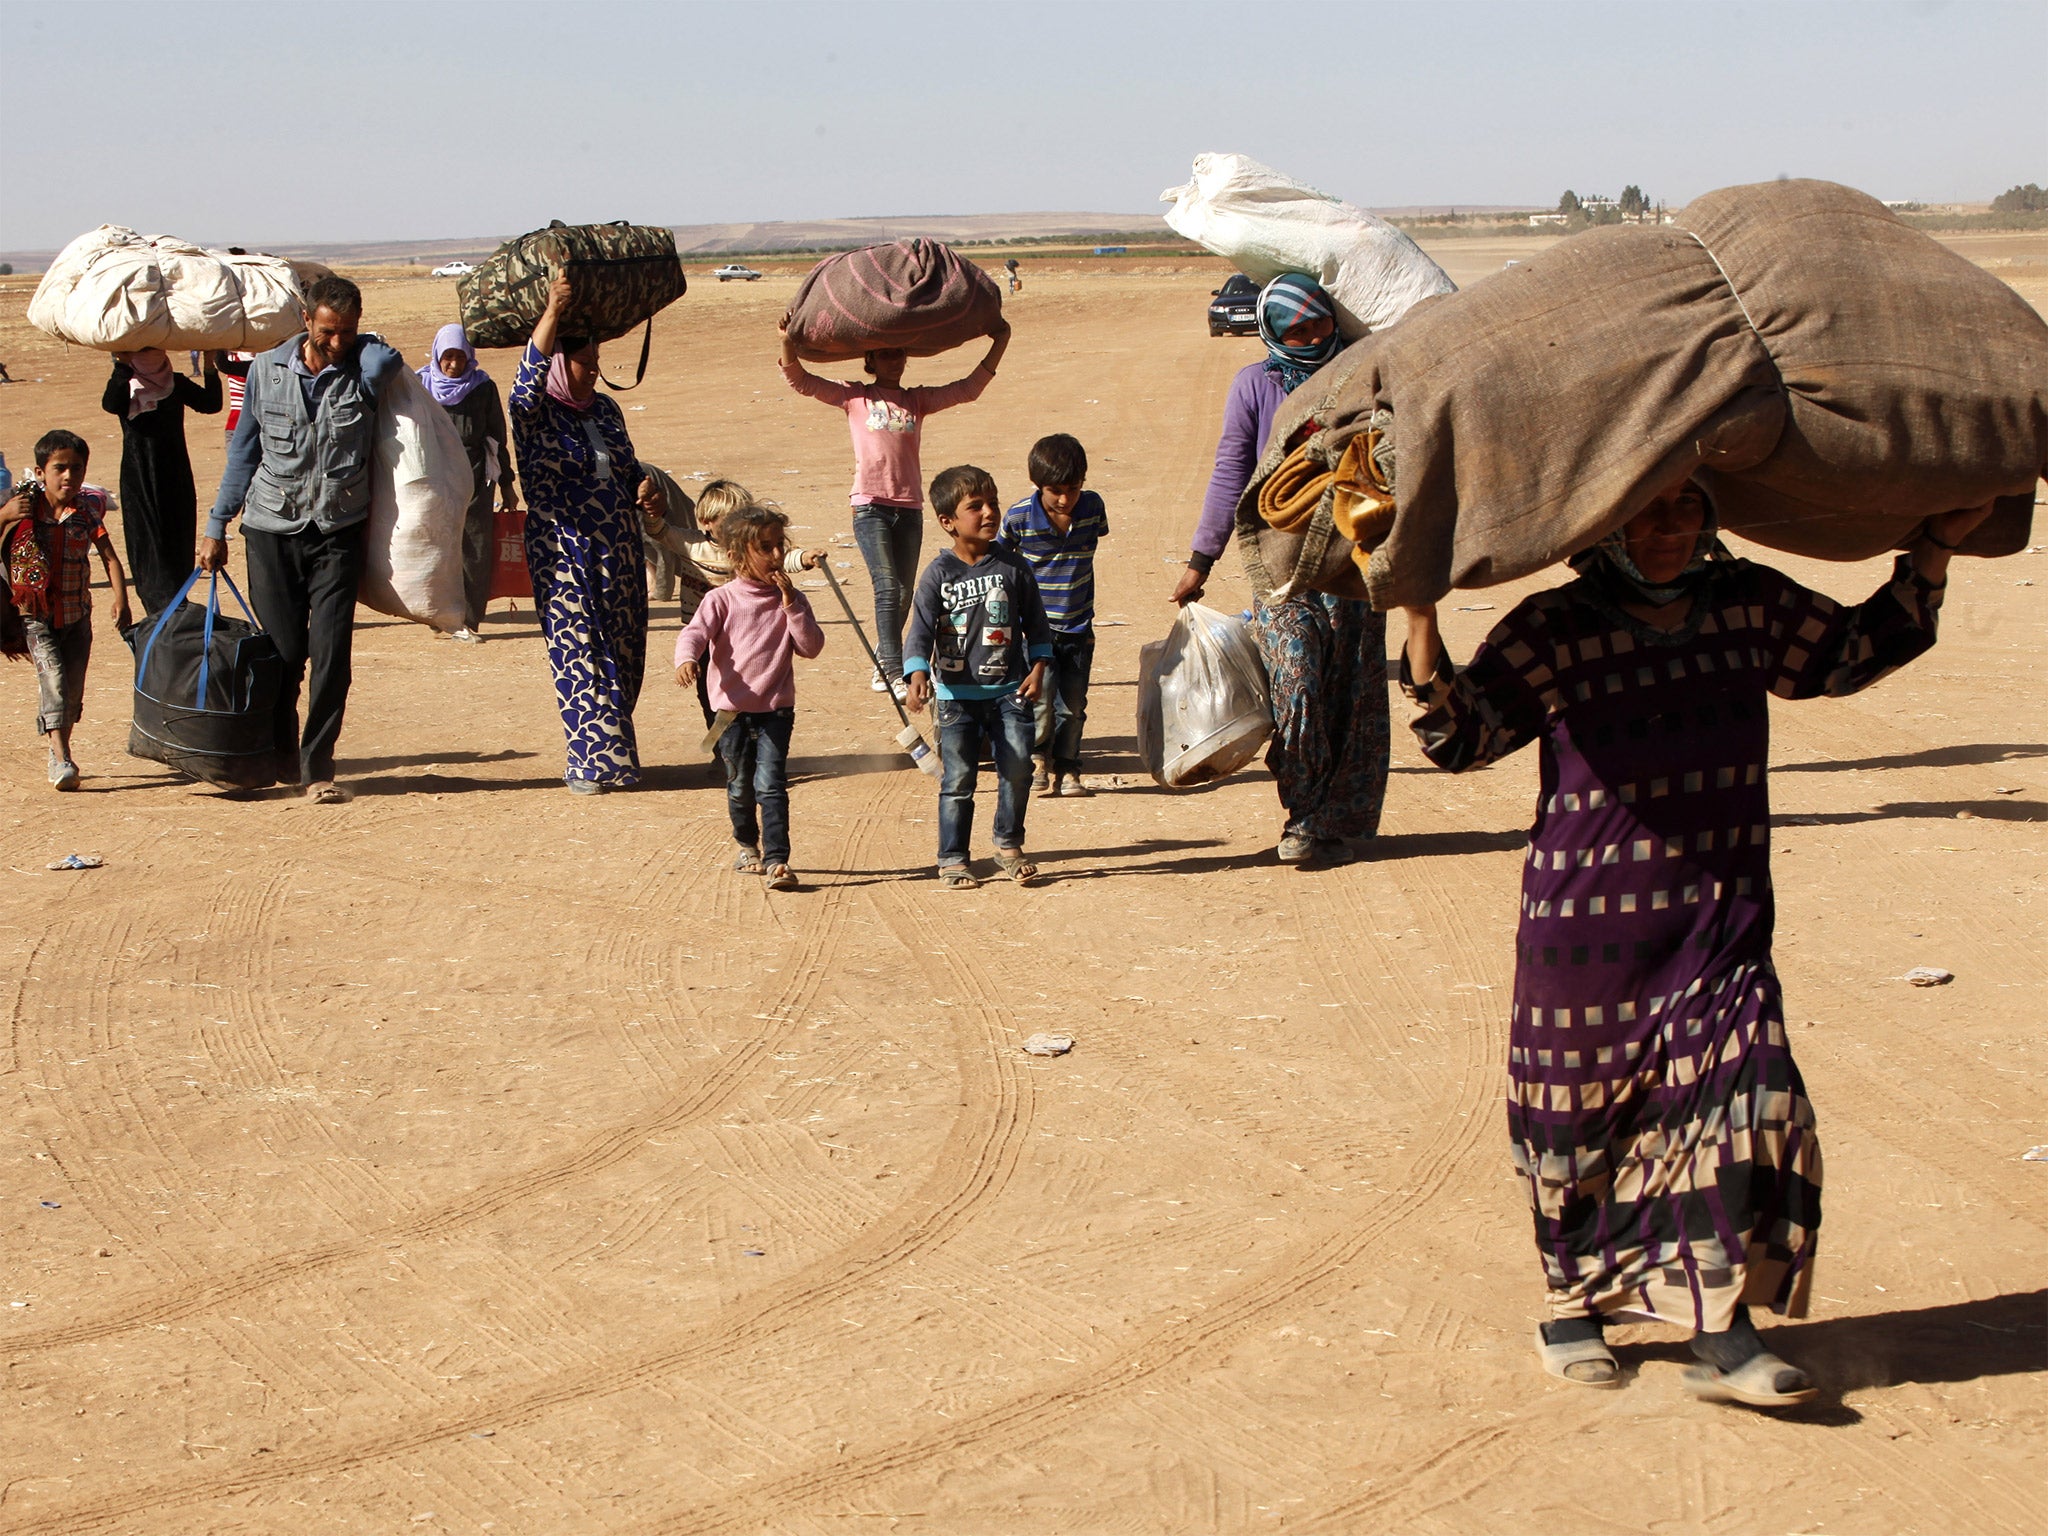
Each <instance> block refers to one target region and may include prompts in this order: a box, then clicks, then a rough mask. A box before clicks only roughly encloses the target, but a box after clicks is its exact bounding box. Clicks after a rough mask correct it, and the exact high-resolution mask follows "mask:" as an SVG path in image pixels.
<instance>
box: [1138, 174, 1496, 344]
mask: <svg viewBox="0 0 2048 1536" xmlns="http://www.w3.org/2000/svg"><path fill="white" fill-rule="evenodd" d="M1159 197H1160V200H1161V201H1162V202H1170V203H1172V204H1173V207H1172V209H1171V210H1170V211H1169V212H1168V213H1167V214H1166V222H1167V225H1168V226H1169V227H1170V228H1172V229H1173V230H1174V231H1175V232H1176V233H1179V234H1182V235H1185V236H1187V238H1188V239H1190V240H1194V241H1198V242H1200V243H1201V244H1203V245H1205V246H1207V247H1208V248H1209V249H1210V250H1212V251H1214V252H1215V253H1216V254H1217V255H1218V256H1221V257H1222V258H1223V259H1224V260H1226V261H1229V262H1232V263H1234V264H1235V265H1236V267H1237V269H1238V270H1239V271H1240V272H1242V273H1244V275H1245V276H1246V277H1249V278H1251V279H1253V280H1254V281H1256V282H1258V283H1261V284H1263V283H1269V282H1271V281H1272V280H1273V279H1274V278H1276V277H1278V276H1279V275H1280V274H1281V273H1282V272H1303V273H1306V274H1307V275H1308V276H1310V277H1313V278H1314V279H1316V281H1318V282H1319V283H1321V284H1322V285H1323V287H1324V289H1325V290H1326V291H1327V292H1328V293H1329V295H1330V297H1331V298H1332V299H1334V300H1335V301H1336V304H1337V325H1338V328H1339V329H1340V330H1341V331H1342V332H1343V333H1344V334H1345V335H1346V336H1347V337H1350V338H1351V339H1353V340H1356V339H1357V338H1358V337H1360V336H1363V335H1364V334H1365V333H1366V332H1367V331H1383V330H1385V329H1386V328H1387V327H1388V326H1390V325H1392V324H1393V323H1394V322H1395V321H1396V320H1399V319H1400V318H1401V317H1402V316H1403V315H1405V314H1407V313H1408V311H1409V309H1410V308H1411V307H1413V306H1414V305H1415V304H1416V303H1417V302H1419V301H1420V300H1422V299H1426V298H1429V297H1431V296H1432V295H1434V294H1439V293H1456V292H1457V291H1458V285H1457V284H1456V283H1454V282H1452V281H1451V280H1450V278H1448V277H1446V276H1445V275H1444V269H1443V268H1442V267H1440V266H1438V265H1437V264H1436V263H1435V262H1433V261H1431V260H1430V259H1429V258H1428V257H1427V256H1425V255H1423V254H1422V249H1421V247H1420V246H1418V245H1416V243H1415V242H1414V241H1413V240H1411V239H1409V238H1408V237H1407V236H1406V235H1405V234H1403V233H1402V232H1401V231H1400V230H1398V229H1396V228H1394V226H1393V225H1391V224H1389V223H1388V222H1387V221H1386V220H1385V219H1382V218H1379V217H1378V216H1377V215H1374V214H1370V213H1367V212H1366V211H1365V210H1364V209H1363V208H1358V207H1354V206H1353V205H1352V204H1350V203H1345V202H1339V201H1338V200H1337V199H1336V198H1334V197H1330V196H1328V195H1326V194H1324V193H1321V192H1318V191H1317V190H1316V189H1315V188H1314V187H1310V186H1304V185H1303V184H1302V183H1301V182H1298V181H1295V180H1293V179H1292V178H1290V177H1287V176H1282V175H1281V174H1280V173H1279V172H1278V171H1275V170H1272V169H1269V168H1268V167H1266V166H1263V165H1261V164H1259V162H1258V161H1256V160H1253V159H1251V158H1250V157H1249V156H1246V155H1197V156H1195V172H1194V180H1192V181H1190V182H1189V183H1188V184H1187V185H1186V186H1184V187H1168V188H1167V189H1166V190H1165V191H1164V192H1162V193H1160V194H1159Z"/></svg>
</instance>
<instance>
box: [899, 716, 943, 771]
mask: <svg viewBox="0 0 2048 1536" xmlns="http://www.w3.org/2000/svg"><path fill="white" fill-rule="evenodd" d="M896 741H897V744H898V745H900V746H901V747H902V748H903V750H904V751H906V752H908V753H909V754H910V760H911V761H912V762H914V763H916V764H917V766H918V767H919V768H922V769H923V770H924V771H925V772H926V773H928V774H930V775H931V776H932V777H933V778H935V779H936V778H939V777H941V776H942V772H943V770H941V768H940V767H939V758H938V754H937V753H935V752H933V751H932V749H931V747H930V746H929V745H927V744H926V742H925V739H924V737H923V735H922V734H920V733H919V731H918V729H917V727H916V726H914V725H906V726H905V727H903V729H902V730H900V731H898V732H897V733H896Z"/></svg>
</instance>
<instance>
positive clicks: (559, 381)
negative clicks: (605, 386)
mask: <svg viewBox="0 0 2048 1536" xmlns="http://www.w3.org/2000/svg"><path fill="white" fill-rule="evenodd" d="M548 398H549V399H551V400H559V401H561V402H562V404H564V405H566V406H567V407H569V409H570V410H572V411H587V410H589V409H590V402H591V401H592V400H595V399H596V398H597V386H596V385H595V384H593V385H591V386H590V394H589V397H588V398H586V399H583V400H578V399H577V398H576V397H575V396H574V395H572V394H570V393H569V355H568V354H567V353H566V352H557V353H556V354H555V355H554V356H553V357H552V358H550V359H549V360H548Z"/></svg>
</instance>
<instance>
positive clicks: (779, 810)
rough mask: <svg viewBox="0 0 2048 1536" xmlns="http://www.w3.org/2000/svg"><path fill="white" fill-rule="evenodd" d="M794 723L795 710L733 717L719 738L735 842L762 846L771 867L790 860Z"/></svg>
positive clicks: (764, 857)
mask: <svg viewBox="0 0 2048 1536" xmlns="http://www.w3.org/2000/svg"><path fill="white" fill-rule="evenodd" d="M795 722H796V711H795V710H793V709H777V710H770V711H768V712H766V713H764V714H757V715H735V716H734V717H733V722H732V724H731V725H729V726H727V727H726V728H725V734H724V735H723V736H721V737H719V738H718V755H719V757H720V758H721V759H723V761H724V763H725V808H726V810H727V811H729V812H730V813H731V815H732V840H733V841H734V842H736V843H739V844H741V845H743V846H745V847H748V848H753V847H756V846H758V847H759V848H760V850H761V863H762V864H763V865H764V866H765V867H767V868H769V869H773V868H774V867H775V866H776V865H778V864H787V863H788V862H789V728H790V726H792V725H793V724H795ZM757 812H758V817H757V815H756V813H757Z"/></svg>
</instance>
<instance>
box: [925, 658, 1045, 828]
mask: <svg viewBox="0 0 2048 1536" xmlns="http://www.w3.org/2000/svg"><path fill="white" fill-rule="evenodd" d="M932 716H933V718H934V719H935V720H936V721H937V722H938V727H939V765H940V767H941V768H942V769H943V770H944V772H943V774H942V775H941V777H940V779H939V868H941V869H944V868H945V867H946V866H947V865H949V864H965V863H966V862H967V845H968V842H969V840H970V839H971V837H972V835H973V832H974V780H975V778H976V776H977V775H978V774H979V772H980V769H981V747H982V742H983V741H984V740H986V741H987V742H988V743H989V744H990V746H992V747H993V748H994V750H995V758H996V779H997V781H998V788H997V790H996V821H995V827H994V832H995V840H996V846H997V847H998V848H1022V847H1023V846H1024V807H1025V806H1027V805H1029V804H1030V803H1031V737H1032V734H1033V721H1032V718H1031V705H1030V704H1029V703H1027V702H1026V701H1025V700H1023V699H1021V698H1019V697H1018V696H1017V695H1016V694H1015V693H1006V694H1004V695H1003V696H1002V697H1001V698H999V699H934V700H932Z"/></svg>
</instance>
